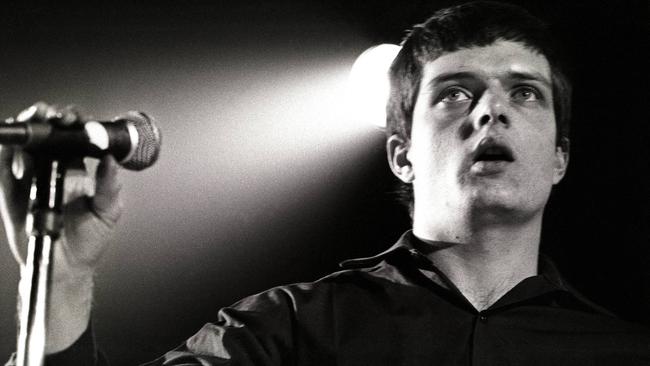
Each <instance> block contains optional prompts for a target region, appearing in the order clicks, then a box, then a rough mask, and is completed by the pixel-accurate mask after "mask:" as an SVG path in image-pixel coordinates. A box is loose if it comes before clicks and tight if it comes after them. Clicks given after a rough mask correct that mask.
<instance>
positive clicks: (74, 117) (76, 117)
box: [53, 105, 83, 126]
mask: <svg viewBox="0 0 650 366" xmlns="http://www.w3.org/2000/svg"><path fill="white" fill-rule="evenodd" d="M56 113H57V114H56V119H53V122H54V123H57V124H59V125H61V126H71V125H74V124H77V123H82V122H83V117H82V115H81V112H80V111H79V108H78V107H77V106H75V105H68V106H66V107H64V108H61V109H58V110H57V112H56Z"/></svg>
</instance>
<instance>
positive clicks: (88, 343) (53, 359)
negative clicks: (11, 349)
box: [5, 323, 108, 366]
mask: <svg viewBox="0 0 650 366" xmlns="http://www.w3.org/2000/svg"><path fill="white" fill-rule="evenodd" d="M81 365H88V366H108V362H107V360H106V357H105V356H104V354H103V353H102V352H101V351H100V350H99V348H97V345H96V344H95V337H94V334H93V330H92V325H91V323H89V325H88V327H87V328H86V330H85V331H84V332H83V333H82V334H81V336H80V337H79V338H78V339H77V340H76V341H75V342H74V343H73V344H72V345H71V346H70V347H68V348H66V349H65V350H63V351H61V352H57V353H54V354H51V355H48V356H47V357H45V366H81ZM5 366H16V354H15V353H14V354H13V355H12V356H11V358H10V359H9V361H7V363H6V364H5Z"/></svg>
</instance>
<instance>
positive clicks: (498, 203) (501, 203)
mask: <svg viewBox="0 0 650 366" xmlns="http://www.w3.org/2000/svg"><path fill="white" fill-rule="evenodd" d="M468 205H469V208H470V210H471V212H474V213H476V214H479V215H480V216H483V217H488V218H491V219H492V220H496V221H511V220H512V219H515V220H522V219H526V218H529V217H531V216H534V214H535V213H536V212H538V207H537V206H539V205H535V204H533V202H531V201H530V197H526V196H525V195H523V194H518V192H513V191H512V190H508V189H499V188H496V187H495V188H493V189H488V190H485V189H482V190H477V191H474V192H473V193H472V194H471V195H470V197H469V201H468ZM542 209H543V205H542Z"/></svg>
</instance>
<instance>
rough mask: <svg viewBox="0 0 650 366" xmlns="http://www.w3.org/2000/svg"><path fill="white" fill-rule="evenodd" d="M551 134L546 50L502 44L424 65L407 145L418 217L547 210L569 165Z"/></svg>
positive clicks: (508, 215) (519, 215) (504, 216)
mask: <svg viewBox="0 0 650 366" xmlns="http://www.w3.org/2000/svg"><path fill="white" fill-rule="evenodd" d="M555 138H556V126H555V116H554V112H553V95H552V86H551V72H550V67H549V64H548V61H547V60H546V58H545V57H544V56H542V55H540V54H538V53H536V52H534V51H531V50H529V49H527V48H525V46H523V45H522V44H520V43H516V42H510V41H498V42H495V43H493V44H491V45H489V46H486V47H474V48H469V49H461V50H459V51H455V52H451V53H448V54H445V55H443V56H441V57H439V58H437V59H436V60H434V61H432V62H429V63H427V64H426V65H425V66H424V70H423V77H422V81H421V84H420V91H419V94H418V98H417V102H416V105H415V108H414V112H413V124H412V130H411V141H410V146H409V148H408V150H407V152H406V160H407V161H408V163H410V169H412V172H411V173H412V175H411V177H410V179H412V183H413V189H414V196H415V212H414V215H415V217H414V219H415V220H416V221H417V220H418V219H424V220H427V217H429V216H431V219H439V216H440V215H439V213H440V212H443V213H444V214H446V215H449V214H452V212H450V210H463V212H471V213H473V214H474V213H475V214H477V215H479V216H478V218H482V219H493V220H496V221H503V220H509V219H515V220H522V219H527V218H530V217H531V216H533V215H536V214H539V215H540V217H541V213H542V212H543V208H544V205H545V204H546V201H547V199H548V196H549V194H550V190H551V187H552V185H553V184H556V183H558V182H559V181H560V179H561V178H562V176H563V175H564V171H565V168H566V163H567V160H566V158H567V156H566V154H563V153H562V151H560V150H558V149H557V148H556V143H555ZM468 209H469V211H468ZM418 215H419V216H420V217H419V218H418Z"/></svg>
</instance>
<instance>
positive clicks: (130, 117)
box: [120, 111, 162, 170]
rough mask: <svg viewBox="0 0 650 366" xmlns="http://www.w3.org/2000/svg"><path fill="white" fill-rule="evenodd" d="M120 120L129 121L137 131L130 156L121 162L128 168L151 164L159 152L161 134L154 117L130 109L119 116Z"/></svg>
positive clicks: (143, 166)
mask: <svg viewBox="0 0 650 366" xmlns="http://www.w3.org/2000/svg"><path fill="white" fill-rule="evenodd" d="M120 119H121V120H125V121H127V122H130V123H131V124H132V125H133V127H135V129H136V131H137V132H138V144H137V145H136V146H135V149H134V151H133V153H132V155H131V157H130V158H129V159H128V160H126V161H123V162H121V164H122V166H123V167H124V168H126V169H129V170H142V169H145V168H148V167H150V166H152V165H153V164H154V163H155V162H156V160H158V155H159V154H160V145H161V143H162V136H161V134H160V129H159V128H158V126H157V125H156V123H155V121H154V119H153V118H152V117H150V116H149V115H147V114H145V113H143V112H138V111H131V112H128V113H126V114H125V115H124V116H122V117H120Z"/></svg>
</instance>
